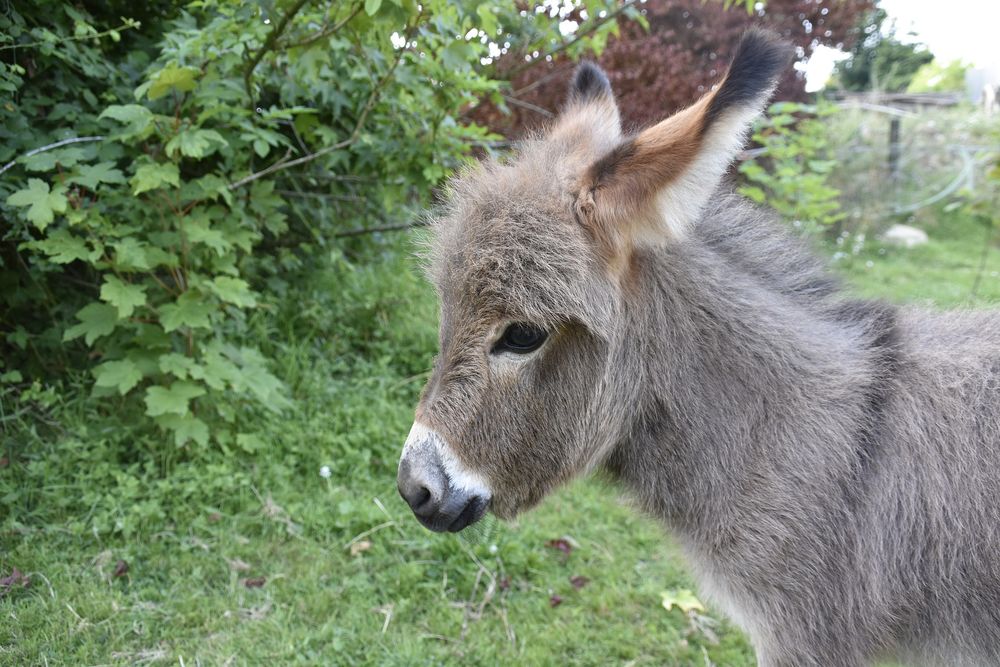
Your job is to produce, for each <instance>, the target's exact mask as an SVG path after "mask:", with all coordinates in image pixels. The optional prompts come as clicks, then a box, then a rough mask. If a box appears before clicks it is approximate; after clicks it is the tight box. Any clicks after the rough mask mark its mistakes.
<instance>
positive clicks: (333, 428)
mask: <svg viewBox="0 0 1000 667" xmlns="http://www.w3.org/2000/svg"><path fill="white" fill-rule="evenodd" d="M928 231H929V233H930V234H931V239H932V241H931V243H930V244H928V245H927V246H925V247H922V248H919V249H914V250H910V251H905V250H896V249H887V250H886V252H885V253H884V254H880V253H879V250H880V246H879V244H877V243H872V244H870V247H869V249H867V250H866V251H865V252H863V253H862V254H860V255H858V256H853V257H850V258H848V259H845V260H843V261H842V262H840V263H839V266H840V267H841V269H842V270H843V272H844V274H845V276H846V277H847V279H848V281H849V282H850V283H852V284H853V285H854V286H855V287H856V289H857V290H858V291H859V292H860V293H862V294H865V295H868V296H878V297H883V298H887V299H890V300H893V301H897V302H933V303H937V304H939V305H963V304H965V305H968V304H971V305H986V304H990V303H997V302H1000V278H998V277H997V276H996V275H994V273H993V272H995V271H998V270H1000V252H998V251H997V249H996V248H992V249H991V250H990V253H989V255H988V256H987V264H986V271H985V273H984V277H983V279H982V281H981V285H980V287H979V290H978V296H977V297H976V298H975V299H969V293H970V290H971V286H972V283H973V281H974V278H975V275H976V273H977V272H978V270H979V261H980V251H981V249H982V233H981V230H980V229H979V228H977V227H976V226H975V225H974V224H972V223H969V222H967V221H964V220H962V219H960V218H956V217H948V216H945V217H944V219H943V222H942V223H941V224H940V225H938V226H934V227H928ZM869 262H870V263H871V264H870V265H869ZM401 264H408V261H407V260H398V259H397V260H392V259H390V260H389V261H388V262H387V263H386V264H385V265H384V266H382V267H381V268H379V267H376V268H374V269H372V270H369V271H358V272H355V273H353V274H350V279H349V280H346V279H345V277H344V275H339V274H338V275H333V276H330V278H329V280H330V282H329V284H326V283H323V282H322V281H320V282H319V283H318V284H317V285H316V286H315V298H312V297H309V296H306V297H303V298H301V299H298V300H297V302H296V304H295V307H296V309H297V314H296V315H294V316H293V315H289V317H288V318H284V319H283V318H272V321H269V322H268V323H262V324H260V326H261V327H262V329H261V330H260V331H258V332H257V335H259V336H260V337H262V338H267V339H269V340H270V341H271V344H272V345H273V346H274V349H273V351H274V352H275V353H276V354H278V355H279V356H280V359H281V364H280V366H281V369H282V375H283V377H284V379H285V380H286V382H287V383H288V384H289V386H290V388H291V391H292V393H293V396H294V398H295V406H296V407H295V408H294V409H293V410H292V411H290V412H289V413H288V414H286V415H284V416H283V417H281V418H273V417H271V418H268V420H267V421H266V423H265V424H264V426H263V428H264V429H265V431H266V432H267V433H268V437H267V438H265V443H264V446H263V447H262V448H261V449H259V450H258V451H255V452H253V453H252V455H251V454H248V453H246V452H240V451H232V452H229V453H228V454H227V455H225V456H222V455H220V454H218V453H215V454H206V455H205V456H204V457H198V456H191V457H189V458H187V459H184V458H181V457H179V456H177V454H176V452H173V450H172V449H171V448H170V447H168V446H166V445H164V444H160V445H159V447H160V448H159V449H157V448H156V443H146V444H145V445H142V447H140V446H138V445H136V447H138V450H134V449H129V448H128V447H127V446H125V445H123V444H122V442H123V441H124V440H127V438H123V437H122V435H121V433H116V429H115V428H109V427H108V426H104V425H102V422H101V421H100V419H99V418H98V416H95V414H94V413H93V409H92V408H91V407H88V406H90V403H88V402H86V401H82V400H81V401H79V402H72V401H68V402H65V403H57V404H56V405H55V406H54V407H52V408H50V411H49V413H50V414H53V415H57V416H58V420H59V422H60V425H59V426H58V427H53V428H42V427H41V426H38V425H32V424H31V423H30V422H29V421H27V420H30V419H31V418H32V415H28V416H27V417H22V418H20V419H21V422H19V423H20V428H14V427H13V426H10V425H8V426H7V428H6V430H5V431H3V434H4V438H5V442H4V443H3V447H2V448H0V452H2V454H3V455H5V456H7V457H8V458H9V461H8V463H7V464H6V465H5V466H4V467H0V503H2V504H0V531H2V532H0V576H4V575H6V574H8V573H9V572H10V571H11V569H12V568H15V567H16V568H18V569H19V570H21V571H23V572H27V573H30V575H31V582H32V583H31V586H30V587H29V588H16V589H12V590H11V591H9V592H8V593H7V594H6V595H5V596H3V597H2V598H0V664H4V665H7V664H9V665H35V664H38V665H45V664H47V665H85V664H163V665H166V664H174V665H178V664H184V665H196V664H201V665H217V664H233V665H241V664H269V663H270V664H351V665H354V664H371V665H436V664H452V665H466V664H525V665H549V664H568V663H572V664H579V665H606V664H633V665H708V664H715V665H732V666H742V665H752V664H754V659H753V655H752V651H751V649H750V647H749V645H748V644H747V642H746V640H745V639H744V638H743V637H742V635H741V634H740V633H739V632H738V631H736V630H735V629H733V628H732V627H731V626H729V625H728V624H726V623H725V622H720V624H719V625H718V626H716V627H715V628H714V630H712V628H709V629H708V630H707V631H706V629H705V626H704V623H705V621H703V625H702V626H701V627H694V626H693V625H692V623H691V621H690V619H689V618H688V617H687V616H685V614H683V613H682V612H680V611H678V610H676V609H675V610H673V611H669V612H668V611H667V610H665V609H664V608H663V606H662V604H661V595H660V594H661V592H663V591H673V590H683V589H688V588H693V583H692V581H691V580H690V578H689V576H688V574H687V570H686V568H685V566H684V564H683V561H682V559H681V557H680V556H679V554H678V551H677V549H676V548H675V547H674V546H673V545H672V544H671V542H670V539H669V537H667V536H665V535H664V534H663V532H662V531H661V529H660V528H659V527H658V526H657V525H655V524H654V523H653V522H652V521H650V520H648V519H647V518H644V517H642V516H641V515H639V514H638V513H637V512H635V511H633V510H632V509H631V508H630V507H629V506H628V503H627V502H626V501H623V500H622V499H620V498H619V495H618V492H617V491H616V490H615V489H614V488H608V487H606V486H605V485H604V484H602V483H601V482H600V481H597V480H584V481H581V482H578V483H575V484H573V485H571V486H569V487H567V488H565V489H563V490H562V491H560V492H559V493H557V494H555V495H554V496H553V497H551V498H549V499H548V500H547V501H546V502H545V503H544V504H543V505H542V506H541V507H540V508H539V509H538V510H536V511H534V512H532V513H530V514H528V515H526V516H524V517H523V518H522V519H520V520H519V521H518V522H517V523H516V524H511V525H502V524H498V523H495V522H492V523H489V524H488V525H486V526H485V527H483V528H481V529H479V530H478V531H476V532H473V533H472V534H470V535H465V534H463V535H460V536H452V535H447V536H442V535H435V534H430V533H428V532H427V531H425V530H423V529H422V528H420V527H419V526H418V525H417V523H416V522H415V521H414V520H413V519H412V517H411V516H410V514H409V511H408V510H407V509H406V508H405V506H404V505H403V503H402V501H401V500H400V499H399V498H398V496H397V494H396V491H395V482H394V474H395V470H394V468H395V458H396V456H397V454H398V450H399V447H400V445H401V442H402V439H403V437H404V435H405V433H406V431H407V429H408V428H409V422H410V419H411V416H412V407H413V404H414V401H415V400H416V396H417V392H418V391H419V388H420V385H421V384H422V382H423V380H424V378H425V376H424V374H423V372H422V371H423V369H424V368H427V367H428V364H429V359H430V355H431V354H432V353H433V346H434V341H435V335H434V330H433V326H434V325H433V319H434V317H433V316H434V313H435V305H434V302H433V297H432V295H431V294H430V293H429V290H428V289H427V288H425V287H423V286H422V284H421V283H420V281H419V280H418V279H417V278H416V277H415V275H414V274H413V273H412V272H411V271H409V270H401V269H400V265H401ZM345 280H346V284H347V287H346V288H345V287H344V284H345ZM329 290H334V291H335V292H336V293H339V294H341V296H342V298H338V299H335V300H334V301H335V302H336V303H339V304H341V305H340V306H330V305H329V299H328V298H326V300H324V297H323V296H322V293H323V292H324V291H329ZM338 290H339V292H337V291H338ZM345 290H346V291H347V293H346V294H345V293H343V292H344V291H345ZM338 308H339V309H338ZM273 321H278V322H282V324H280V325H277V324H273ZM286 324H287V326H286ZM351 327H353V328H351ZM333 332H336V333H333ZM39 414H43V413H42V412H40V413H39ZM8 424H9V422H8ZM127 428H128V425H127V423H126V421H125V420H124V419H123V420H122V423H121V425H120V426H119V427H118V430H120V429H127ZM83 443H87V445H88V446H84V444H83ZM143 447H146V448H148V449H143ZM136 451H139V453H140V454H139V455H137V454H136V453H135V452H136ZM147 451H148V452H150V453H149V454H148V456H149V458H151V459H153V460H154V461H155V465H154V466H153V467H152V468H151V469H150V470H147V469H146V468H145V466H146V465H147V462H146V461H144V460H143V456H144V454H142V453H143V452H147ZM323 465H328V466H330V467H331V470H332V475H331V477H330V478H329V479H324V478H323V477H321V476H320V474H319V470H320V467H321V466H323ZM163 472H169V475H168V479H169V480H170V481H169V482H157V481H156V480H157V479H159V478H160V477H162V474H161V473H163ZM156 484H161V486H156ZM116 526H117V528H116ZM560 538H563V539H565V540H566V543H568V544H570V545H572V548H571V550H570V552H569V553H568V554H567V553H564V552H563V551H562V550H560V549H557V548H554V547H553V546H548V544H549V543H550V542H551V541H552V540H556V539H560ZM352 547H353V548H352ZM119 560H123V561H125V562H127V563H128V571H127V572H126V573H124V574H123V575H122V576H117V577H116V576H114V570H115V567H116V563H117V562H118V561H119ZM572 577H585V578H586V583H585V585H583V586H582V587H577V586H574V584H573V583H572V582H571V578H572ZM260 578H263V581H261V580H260ZM255 579H256V580H257V581H256V583H261V584H262V585H260V586H258V587H248V585H247V583H255V582H254V580H255ZM577 581H580V580H577ZM553 596H558V599H560V600H561V603H559V604H558V605H554V604H553V601H554V598H553ZM715 635H717V641H716V639H715Z"/></svg>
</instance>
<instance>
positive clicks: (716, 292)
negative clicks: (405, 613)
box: [398, 31, 1000, 667]
mask: <svg viewBox="0 0 1000 667" xmlns="http://www.w3.org/2000/svg"><path fill="white" fill-rule="evenodd" d="M789 59H790V55H789V47H788V46H787V45H785V44H784V43H782V42H779V41H777V40H776V39H775V38H774V37H773V36H771V35H770V34H768V33H765V32H760V31H750V32H748V33H747V34H746V35H745V36H744V37H743V39H742V41H741V43H740V44H739V46H738V49H737V53H736V56H735V58H734V60H733V63H732V65H731V66H730V68H729V71H728V72H727V74H726V76H725V78H724V80H723V81H722V83H721V85H720V86H718V87H717V88H716V89H715V90H714V91H713V92H710V93H709V94H707V95H706V96H705V97H703V98H702V99H701V100H699V101H698V102H696V103H695V104H694V105H693V106H691V107H689V108H688V109H686V110H684V111H681V112H680V113H678V114H676V115H674V116H672V117H670V118H667V119H666V120H664V121H662V122H660V123H659V124H657V125H654V126H652V127H650V128H647V129H645V130H643V131H642V132H639V133H638V134H635V135H630V136H623V135H622V131H621V127H620V123H619V116H618V108H617V106H616V104H615V100H614V96H613V94H612V92H611V90H610V87H609V85H608V80H607V78H606V77H605V75H604V73H603V72H601V70H600V69H598V68H597V67H595V66H594V65H589V64H584V65H582V66H581V67H580V68H579V69H578V70H577V73H576V76H575V78H574V81H573V83H572V86H571V91H570V95H569V100H568V102H567V104H566V108H565V110H564V111H563V113H562V115H561V116H560V117H559V118H558V120H557V121H556V122H555V123H554V125H553V126H552V127H551V128H550V129H549V130H548V131H547V133H546V134H545V135H544V136H542V137H540V138H536V139H533V140H529V141H527V142H525V143H524V145H523V146H521V148H520V150H519V152H518V153H517V155H516V156H515V157H513V158H512V159H510V160H509V161H503V162H487V163H485V164H482V165H480V166H478V167H477V168H475V169H470V170H468V171H467V172H466V173H463V174H461V175H460V176H459V177H458V178H456V179H455V180H454V181H453V182H452V184H451V187H450V197H449V199H450V201H449V204H448V205H447V207H446V209H445V210H444V211H443V212H442V213H441V215H440V216H439V219H438V220H437V221H436V224H435V225H434V230H435V236H434V240H433V242H432V243H431V247H430V254H431V258H430V259H431V261H430V274H431V278H432V280H433V282H434V284H435V286H436V287H437V289H438V291H439V294H440V298H441V331H440V345H441V353H440V355H439V357H438V358H437V360H436V362H435V365H434V371H433V374H432V377H431V379H430V381H429V383H428V385H427V387H426V389H425V391H424V394H423V396H422V398H421V400H420V404H419V406H418V408H417V413H416V422H415V424H414V426H413V430H412V431H411V432H410V436H409V438H408V439H407V441H406V445H405V447H404V449H403V454H402V457H401V459H400V464H399V478H398V482H399V489H400V493H401V494H402V495H403V497H404V498H405V499H406V501H407V502H408V503H409V504H410V505H411V507H412V508H413V511H414V513H415V514H416V516H417V518H418V519H419V520H420V521H421V522H422V523H423V524H424V525H425V526H427V527H428V528H431V529H433V530H451V531H458V530H461V529H462V528H464V527H466V526H468V525H469V524H471V523H473V522H475V521H477V520H478V519H479V518H480V517H482V515H483V514H484V513H485V512H486V511H487V510H491V511H493V512H494V513H495V514H496V515H497V516H499V517H501V518H509V517H513V516H514V515H516V514H517V513H518V512H520V511H523V510H525V509H527V508H530V507H531V506H533V505H534V504H536V503H537V502H539V500H541V498H542V497H543V496H545V495H546V494H547V493H548V492H549V491H551V490H552V489H553V488H554V487H556V486H557V485H559V484H561V483H563V482H565V481H567V480H569V479H570V478H572V477H575V476H578V475H580V474H584V473H587V472H589V471H591V470H594V469H597V468H600V469H603V470H605V471H607V473H608V474H610V476H612V477H613V478H614V479H616V480H619V481H620V483H621V484H622V485H624V486H625V487H626V488H627V489H629V491H630V492H631V494H632V495H633V496H634V497H635V498H636V499H637V501H638V503H639V504H640V505H641V506H642V507H643V508H645V509H646V510H647V511H649V512H651V513H652V514H653V515H655V516H656V517H658V518H659V519H661V520H662V521H663V522H664V523H665V524H666V525H667V526H668V527H669V528H670V529H671V530H672V531H673V532H674V533H675V534H676V535H677V536H678V539H679V541H680V542H681V544H682V545H683V546H684V548H685V550H686V552H687V554H688V556H689V558H690V561H691V563H692V566H693V568H694V570H695V572H696V574H697V576H698V578H699V580H700V582H701V587H702V591H703V592H704V594H705V595H706V596H707V597H708V598H709V599H710V600H711V601H713V602H714V604H715V605H716V606H717V607H718V608H720V609H722V610H723V611H725V612H726V613H727V614H728V615H729V616H731V617H732V618H733V619H734V620H735V622H736V623H738V624H739V625H740V626H741V627H742V628H743V629H744V630H745V631H746V632H747V634H748V635H749V636H750V638H751V640H752V641H753V644H754V646H755V647H756V650H757V653H758V657H759V661H760V664H761V665H764V666H766V667H776V666H789V667H791V666H795V667H800V666H804V665H816V666H818V665H822V666H824V667H828V666H845V667H851V666H860V665H866V664H870V663H871V662H872V661H874V660H876V659H878V658H884V657H895V658H896V659H900V660H908V661H911V662H914V663H916V664H928V665H1000V315H998V314H997V313H996V312H981V313H972V312H950V313H940V314H936V313H931V312H924V311H920V310H916V309H902V308H895V307H893V306H889V305H883V304H879V303H875V302H868V301H857V300H852V299H850V298H849V297H846V296H844V295H843V294H842V293H841V291H840V289H839V287H838V285H837V284H836V281H835V280H833V279H832V278H831V277H830V276H829V275H828V274H827V273H826V271H825V269H824V268H823V266H822V265H821V263H820V262H819V261H818V260H816V259H815V258H814V257H813V256H812V255H811V254H810V253H809V252H808V251H806V250H805V249H804V248H803V247H802V246H801V244H800V243H799V242H798V240H797V239H795V238H793V237H791V236H790V235H789V234H787V233H786V232H785V231H784V230H783V228H782V227H781V226H780V225H776V224H774V223H773V222H772V221H771V220H770V219H769V217H768V216H767V215H766V214H765V213H763V212H761V211H758V210H756V209H754V208H753V207H751V206H749V205H747V204H746V203H745V202H744V201H742V200H741V199H739V198H738V197H735V196H734V195H732V194H728V193H726V192H723V191H721V190H720V189H719V184H720V182H721V181H722V178H723V176H724V174H725V172H726V170H727V169H728V167H729V165H730V163H731V161H732V160H733V158H734V156H735V154H736V153H737V152H738V151H739V150H740V149H741V148H742V146H743V143H744V141H745V138H746V133H747V130H748V127H749V125H750V123H751V122H752V121H753V120H754V119H755V118H756V117H757V115H758V114H759V113H760V112H761V110H762V109H763V108H764V105H765V103H766V101H767V100H768V98H769V96H770V94H771V92H772V90H773V88H774V85H775V81H776V79H777V77H778V75H779V74H780V73H781V71H782V70H783V69H784V67H786V66H787V64H788V62H789Z"/></svg>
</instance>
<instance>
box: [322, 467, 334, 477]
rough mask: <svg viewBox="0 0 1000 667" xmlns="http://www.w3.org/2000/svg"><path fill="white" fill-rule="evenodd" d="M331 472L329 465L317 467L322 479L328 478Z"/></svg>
mask: <svg viewBox="0 0 1000 667" xmlns="http://www.w3.org/2000/svg"><path fill="white" fill-rule="evenodd" d="M331 474H333V473H331V472H330V466H323V467H322V468H320V469H319V476H320V477H322V478H323V479H330V475H331Z"/></svg>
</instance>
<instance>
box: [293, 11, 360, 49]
mask: <svg viewBox="0 0 1000 667" xmlns="http://www.w3.org/2000/svg"><path fill="white" fill-rule="evenodd" d="M363 6H364V5H363V3H360V2H359V3H358V6H357V7H355V8H354V9H353V10H352V11H351V13H350V14H348V15H347V16H346V17H344V18H343V19H341V20H340V21H337V22H336V23H335V24H333V26H332V27H331V28H329V29H328V30H321V31H320V32H318V33H316V34H315V35H313V36H312V37H308V38H306V39H304V40H303V41H301V42H298V43H296V44H285V45H284V46H282V47H281V48H282V50H284V49H297V48H300V47H303V46H308V45H310V44H312V43H313V42H315V41H317V40H320V39H323V38H324V37H329V36H330V35H332V34H334V33H335V32H337V31H338V30H340V29H341V28H343V27H344V26H345V25H347V22H348V21H350V20H351V19H353V18H354V17H355V16H357V15H358V12H360V11H361V7H363Z"/></svg>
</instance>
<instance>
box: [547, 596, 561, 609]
mask: <svg viewBox="0 0 1000 667" xmlns="http://www.w3.org/2000/svg"><path fill="white" fill-rule="evenodd" d="M562 601H563V599H562V598H561V597H559V596H558V595H556V594H555V593H553V594H552V597H550V598H549V606H550V607H558V606H559V605H561V604H562Z"/></svg>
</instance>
